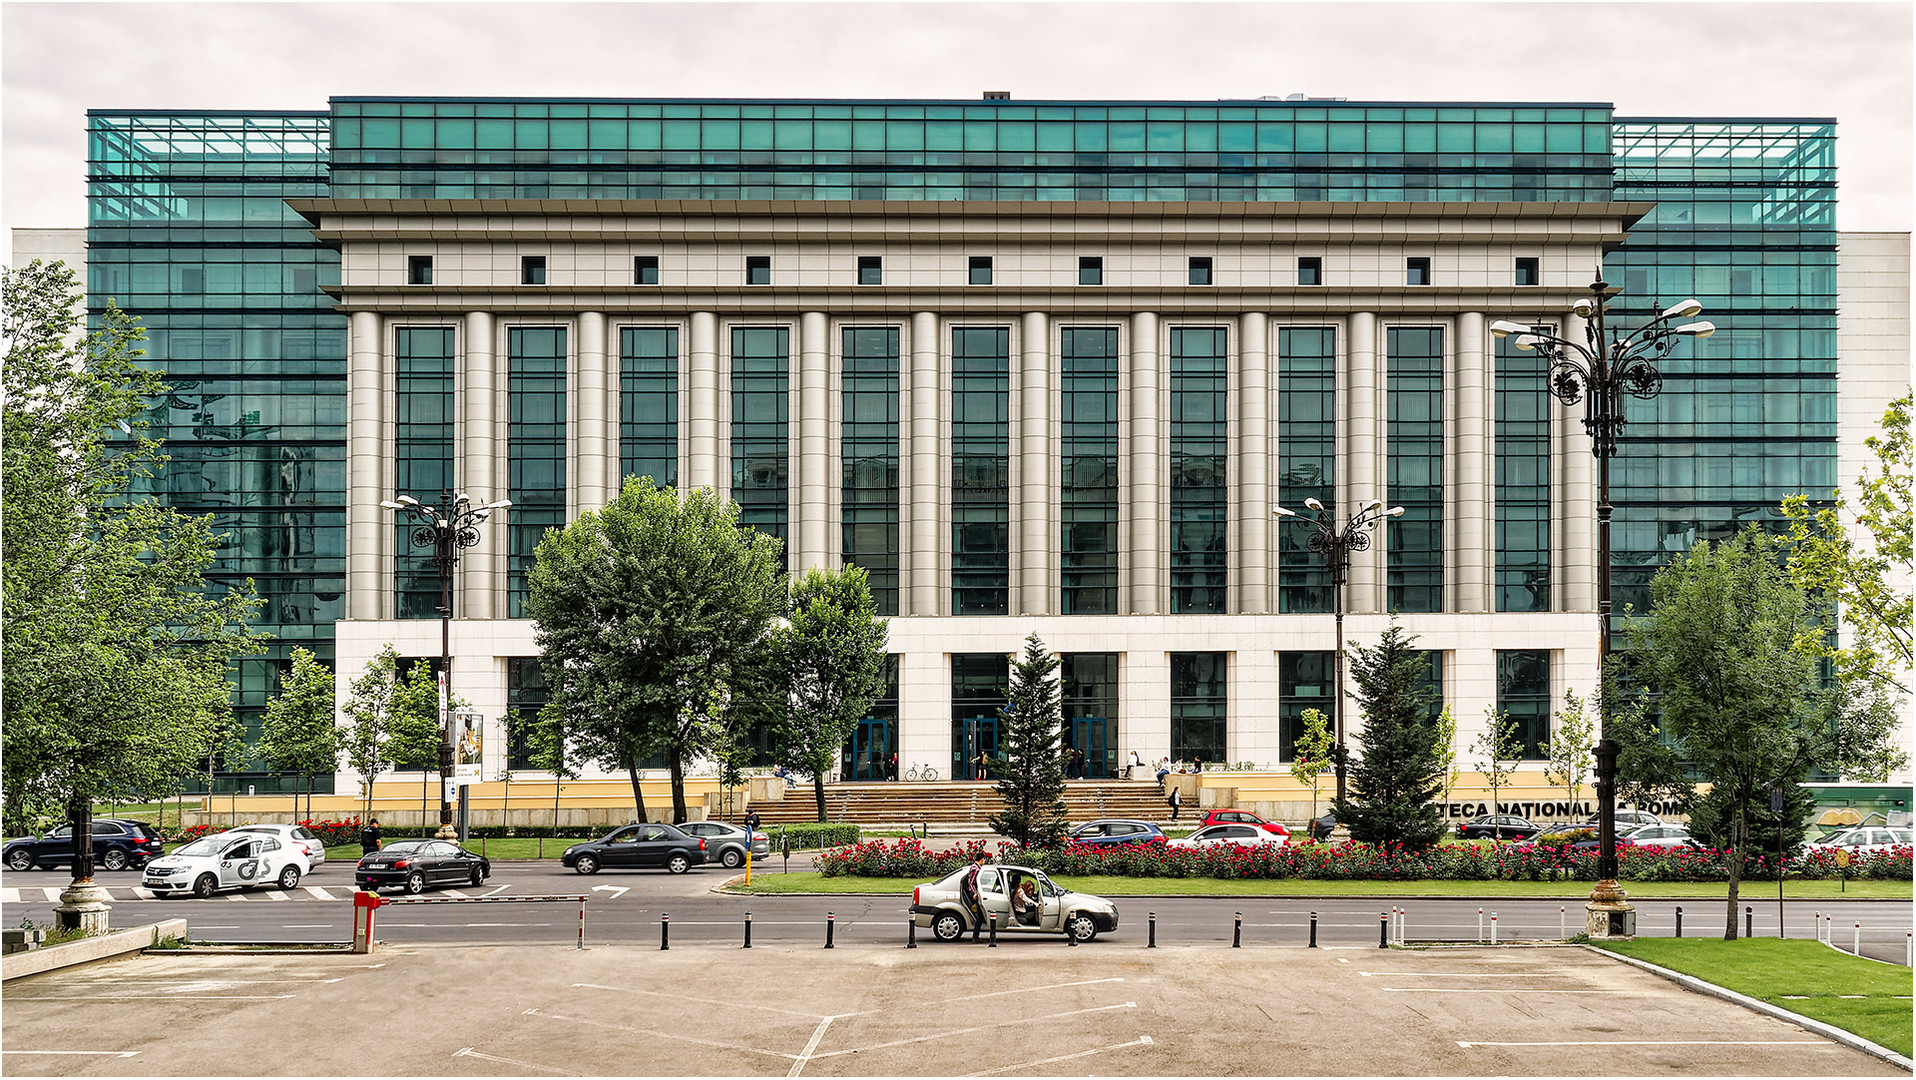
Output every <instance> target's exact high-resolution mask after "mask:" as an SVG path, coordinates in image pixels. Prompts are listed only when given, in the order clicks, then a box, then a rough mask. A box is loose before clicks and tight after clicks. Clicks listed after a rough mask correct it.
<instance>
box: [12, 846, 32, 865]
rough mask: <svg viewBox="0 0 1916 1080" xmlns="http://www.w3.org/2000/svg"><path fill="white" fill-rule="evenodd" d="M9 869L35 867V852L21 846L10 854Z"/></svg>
mask: <svg viewBox="0 0 1916 1080" xmlns="http://www.w3.org/2000/svg"><path fill="white" fill-rule="evenodd" d="M7 869H9V870H31V869H33V852H31V851H28V850H27V849H26V848H21V849H19V850H18V851H15V852H14V853H13V854H11V855H8V856H7Z"/></svg>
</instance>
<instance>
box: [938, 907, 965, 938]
mask: <svg viewBox="0 0 1916 1080" xmlns="http://www.w3.org/2000/svg"><path fill="white" fill-rule="evenodd" d="M931 936H932V937H935V938H937V939H938V940H939V941H957V940H958V939H959V938H961V937H964V936H965V920H963V919H961V918H959V917H958V913H957V912H955V911H941V912H939V913H938V914H937V915H936V916H934V917H933V918H932V920H931Z"/></svg>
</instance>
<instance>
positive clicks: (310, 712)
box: [258, 648, 345, 817]
mask: <svg viewBox="0 0 1916 1080" xmlns="http://www.w3.org/2000/svg"><path fill="white" fill-rule="evenodd" d="M333 707H334V706H333V670H332V669H331V668H329V667H327V666H326V665H325V664H322V663H320V662H319V658H318V657H316V656H314V655H313V653H312V650H310V649H305V648H295V649H294V650H293V667H292V670H291V671H288V672H286V673H285V674H283V675H281V676H280V677H279V696H278V697H275V698H274V699H273V700H272V701H269V702H267V703H266V716H265V717H264V718H263V719H262V720H261V722H260V731H259V746H258V751H259V756H260V757H261V758H262V759H264V760H265V762H266V763H267V764H268V765H270V766H272V767H273V768H274V769H277V770H278V771H280V772H289V773H293V774H295V775H297V776H298V777H299V778H300V779H301V780H302V781H304V782H305V785H306V815H307V816H308V817H311V816H312V813H313V777H315V776H320V775H330V774H331V773H333V772H334V771H336V770H337V769H338V768H339V751H340V747H341V746H342V745H343V743H344V742H345V733H344V732H342V731H341V730H340V729H339V724H338V723H336V722H335V720H334V714H333ZM295 810H296V811H297V806H295ZM295 816H297V813H296V814H295Z"/></svg>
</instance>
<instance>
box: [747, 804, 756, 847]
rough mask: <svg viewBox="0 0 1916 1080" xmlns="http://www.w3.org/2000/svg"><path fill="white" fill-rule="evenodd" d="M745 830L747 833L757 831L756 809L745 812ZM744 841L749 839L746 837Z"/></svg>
mask: <svg viewBox="0 0 1916 1080" xmlns="http://www.w3.org/2000/svg"><path fill="white" fill-rule="evenodd" d="M745 828H746V831H748V832H757V831H758V811H757V810H756V809H751V810H747V811H745ZM746 839H747V840H748V841H749V840H750V839H751V838H750V837H747V838H746Z"/></svg>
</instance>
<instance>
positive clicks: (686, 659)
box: [529, 477, 785, 822]
mask: <svg viewBox="0 0 1916 1080" xmlns="http://www.w3.org/2000/svg"><path fill="white" fill-rule="evenodd" d="M738 513H739V511H738V505H737V504H736V503H733V502H730V501H729V500H722V499H720V498H719V497H718V496H716V495H714V494H713V493H712V492H711V491H710V490H706V489H699V490H695V491H690V492H687V493H685V494H684V495H680V494H679V493H678V492H676V491H673V490H671V489H660V488H656V487H654V486H653V484H652V481H651V480H650V479H649V478H646V477H634V478H631V479H629V480H628V481H627V482H626V485H625V490H624V491H622V492H621V493H620V494H619V497H618V499H616V500H614V501H613V502H612V503H611V505H609V506H607V507H605V508H604V509H603V510H589V511H586V512H585V513H583V514H581V515H579V517H578V518H577V519H576V520H574V521H573V522H572V523H571V524H569V525H567V526H566V527H565V528H564V529H554V530H550V531H548V532H547V533H546V535H545V538H544V539H542V540H540V541H539V547H538V552H537V560H538V561H537V563H536V564H535V565H534V566H533V569H532V572H531V574H530V584H531V599H530V602H529V607H530V610H531V615H532V617H533V619H534V620H536V622H537V626H538V629H537V634H538V641H539V648H540V650H541V651H542V654H543V655H542V657H541V662H540V666H541V668H542V670H543V671H544V673H545V677H546V683H547V685H548V687H549V688H550V693H551V700H552V702H553V703H554V705H555V706H556V707H558V708H560V709H563V710H564V712H565V715H566V718H567V732H568V734H569V735H570V737H571V739H572V752H573V753H574V754H575V755H578V756H581V757H583V758H585V759H587V760H594V761H598V762H600V763H601V764H603V765H605V766H607V767H614V768H619V769H623V770H625V771H626V773H627V775H628V776H629V777H630V778H631V781H632V794H633V799H634V801H635V802H636V803H637V804H638V805H639V808H640V812H641V814H643V812H644V796H643V795H642V793H641V792H640V790H639V776H638V764H639V762H641V761H643V760H644V759H645V758H646V757H648V756H650V755H651V754H654V753H662V754H664V755H665V758H666V763H667V765H668V766H669V767H670V769H671V774H672V813H673V820H674V821H679V822H683V821H684V820H685V819H686V806H685V765H686V763H687V762H688V761H689V760H691V758H692V757H693V756H694V755H695V754H698V753H701V752H703V751H705V750H706V749H708V748H709V747H710V746H711V745H712V743H713V741H714V740H715V739H716V738H717V737H718V735H719V733H720V731H721V730H722V729H721V727H720V720H721V713H722V710H723V708H724V706H725V704H726V702H727V700H728V699H729V698H730V696H731V689H732V688H733V687H734V686H737V685H740V684H742V683H743V682H744V681H745V680H746V679H747V678H748V677H749V676H750V673H751V670H752V668H753V667H754V666H755V665H757V664H760V663H762V662H763V657H764V651H765V637H766V634H767V631H768V630H769V629H770V628H771V626H772V622H773V620H774V619H776V618H777V617H778V616H779V615H780V614H781V613H782V612H783V610H784V608H785V585H784V580H783V578H782V576H781V575H780V573H779V569H778V549H779V541H778V540H777V538H775V537H771V536H766V535H763V534H761V533H758V532H756V531H753V530H750V529H743V528H740V527H739V523H738Z"/></svg>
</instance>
